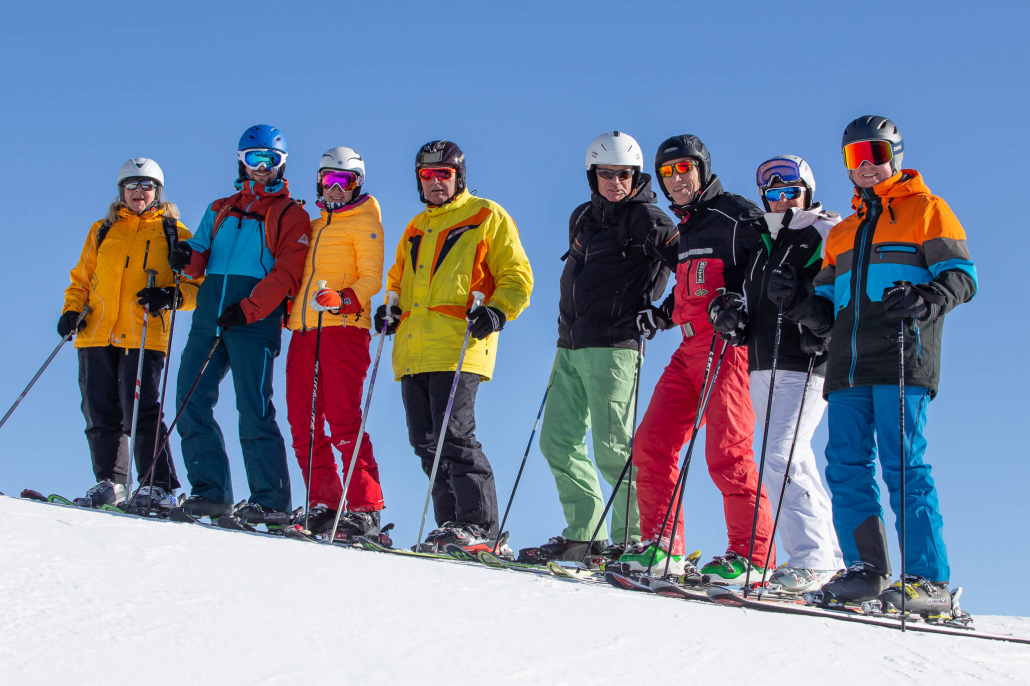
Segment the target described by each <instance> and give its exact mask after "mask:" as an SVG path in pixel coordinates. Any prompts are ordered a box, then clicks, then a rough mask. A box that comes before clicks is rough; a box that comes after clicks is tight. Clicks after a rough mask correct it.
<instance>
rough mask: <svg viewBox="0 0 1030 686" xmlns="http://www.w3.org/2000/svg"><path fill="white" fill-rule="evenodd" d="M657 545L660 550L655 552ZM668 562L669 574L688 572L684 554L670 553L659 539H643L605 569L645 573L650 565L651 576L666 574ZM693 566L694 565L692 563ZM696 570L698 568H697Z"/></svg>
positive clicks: (679, 574)
mask: <svg viewBox="0 0 1030 686" xmlns="http://www.w3.org/2000/svg"><path fill="white" fill-rule="evenodd" d="M655 547H657V548H658V551H657V552H655ZM652 555H653V556H654V564H651V557H652ZM666 563H668V565H669V571H668V576H682V575H683V574H685V573H686V571H687V568H686V560H685V559H684V556H683V555H669V552H668V551H667V550H666V549H665V548H663V547H661V546H660V545H658V542H657V541H641V542H640V543H633V544H631V545H630V546H629V547H628V548H626V552H624V553H623V554H622V555H621V556H620V557H619V558H618V561H617V562H614V563H609V564H608V565H606V566H605V571H612V572H618V571H621V572H622V573H624V574H643V573H644V572H646V571H647V570H648V566H649V565H650V569H651V576H653V577H660V576H666V572H665V565H666ZM691 566H692V567H693V565H691ZM695 571H696V570H695Z"/></svg>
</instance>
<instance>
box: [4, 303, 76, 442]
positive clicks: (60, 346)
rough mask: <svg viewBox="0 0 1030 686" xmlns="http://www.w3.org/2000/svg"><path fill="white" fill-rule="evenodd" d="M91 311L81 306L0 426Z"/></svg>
mask: <svg viewBox="0 0 1030 686" xmlns="http://www.w3.org/2000/svg"><path fill="white" fill-rule="evenodd" d="M92 311H93V310H92V308H90V306H89V305H83V306H82V312H80V313H79V317H78V319H76V320H75V326H74V327H72V330H71V331H69V332H68V335H66V336H65V337H64V338H62V339H61V342H60V343H58V344H57V347H56V348H54V351H53V352H52V353H50V357H48V358H46V362H44V363H43V366H42V367H40V368H39V371H38V372H36V374H35V376H33V377H32V380H31V381H29V385H28V386H26V387H25V390H24V391H22V392H21V395H19V396H18V398H17V400H15V401H14V404H13V405H11V409H9V410H7V414H5V415H4V418H3V419H0V427H2V426H3V425H4V424H6V423H7V419H8V417H10V416H11V415H12V414H14V411H15V409H17V407H18V405H21V401H22V400H24V399H25V396H26V395H28V393H29V391H30V390H31V389H32V387H33V386H34V385H35V384H36V381H38V380H39V377H41V376H42V375H43V372H45V371H46V368H47V367H49V366H50V363H51V362H53V361H54V358H55V357H57V353H59V352H61V348H63V347H64V344H65V343H67V342H68V341H69V340H70V339H71V338H72V337H74V336H75V334H76V333H78V331H79V325H80V324H82V322H83V320H84V319H85V318H86V315H88V314H89V313H90V312H92Z"/></svg>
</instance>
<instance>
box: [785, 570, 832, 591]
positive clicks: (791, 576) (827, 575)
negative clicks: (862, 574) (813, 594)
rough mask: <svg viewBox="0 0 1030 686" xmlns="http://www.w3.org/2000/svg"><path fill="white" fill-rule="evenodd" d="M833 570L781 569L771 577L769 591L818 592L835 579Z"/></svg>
mask: <svg viewBox="0 0 1030 686" xmlns="http://www.w3.org/2000/svg"><path fill="white" fill-rule="evenodd" d="M836 573H837V572H835V571H834V570H832V569H829V570H827V569H803V568H801V567H780V568H779V569H777V570H776V571H775V572H773V573H772V575H771V576H770V577H769V589H770V590H771V591H775V592H777V593H807V592H808V591H818V590H819V589H820V588H822V587H823V586H824V585H825V584H826V583H827V582H828V581H829V580H830V579H832V578H833V577H834V575H835V574H836Z"/></svg>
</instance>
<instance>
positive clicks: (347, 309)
mask: <svg viewBox="0 0 1030 686" xmlns="http://www.w3.org/2000/svg"><path fill="white" fill-rule="evenodd" d="M308 304H309V305H311V308H312V309H313V310H316V311H323V310H329V311H331V312H332V313H333V314H358V315H360V314H361V303H360V302H358V296H357V295H355V294H354V291H353V290H352V289H350V288H344V289H343V290H342V291H334V290H332V289H331V288H323V289H322V290H320V291H319V292H318V293H315V297H313V298H312V299H311V302H310V303H308Z"/></svg>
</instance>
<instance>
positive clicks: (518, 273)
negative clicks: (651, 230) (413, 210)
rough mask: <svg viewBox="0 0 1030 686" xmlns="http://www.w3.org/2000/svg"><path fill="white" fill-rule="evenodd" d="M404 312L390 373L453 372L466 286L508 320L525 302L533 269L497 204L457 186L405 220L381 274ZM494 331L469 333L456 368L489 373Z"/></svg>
mask: <svg viewBox="0 0 1030 686" xmlns="http://www.w3.org/2000/svg"><path fill="white" fill-rule="evenodd" d="M386 289H387V291H393V292H394V293H397V294H399V295H400V302H399V306H400V308H401V310H402V311H403V314H402V315H401V322H400V326H399V327H398V329H397V334H396V336H395V337H394V342H393V372H394V377H395V378H396V379H397V380H398V381H399V380H400V379H401V377H403V376H407V375H409V374H420V373H422V372H445V371H450V372H453V371H455V370H456V369H457V366H458V356H459V354H460V352H461V344H462V341H463V340H464V337H465V329H466V320H465V311H466V310H467V309H468V308H469V306H470V305H471V304H472V292H473V291H479V292H481V293H483V294H484V295H485V296H486V301H485V303H484V304H485V305H487V306H488V307H493V308H496V309H497V310H500V311H501V312H503V313H504V316H505V317H506V318H507V320H508V321H512V320H513V319H515V318H516V317H518V316H519V314H520V313H521V312H522V311H523V310H524V309H526V307H528V306H529V296H530V293H531V291H532V290H533V272H532V270H531V269H530V266H529V258H527V257H526V252H525V251H524V250H523V249H522V243H521V242H520V241H519V234H518V230H517V229H516V228H515V222H514V221H512V219H511V217H510V216H508V213H507V212H505V211H504V208H502V207H501V206H500V205H498V204H497V203H495V202H493V201H491V200H487V199H485V198H478V197H473V196H472V195H471V194H470V193H469V192H468V190H463V191H462V192H461V193H459V194H458V195H457V197H455V198H454V200H452V201H451V202H449V203H447V204H446V205H442V206H440V207H436V206H432V205H427V206H426V209H425V210H424V211H423V212H420V213H419V214H418V215H416V216H415V218H414V219H412V220H411V222H410V223H409V224H408V226H407V228H406V229H405V230H404V235H402V236H401V240H400V242H399V243H398V244H397V253H396V256H395V258H394V264H393V266H392V267H391V268H390V271H389V274H388V275H387V278H386ZM497 339H498V334H497V333H493V334H491V335H490V336H488V337H487V338H485V339H484V340H476V339H474V338H472V339H470V340H469V347H468V352H467V353H466V355H465V361H464V364H463V366H462V371H465V372H470V373H473V374H479V376H480V377H481V378H482V380H484V381H489V380H490V377H491V376H493V371H494V359H495V358H496V357H497Z"/></svg>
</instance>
